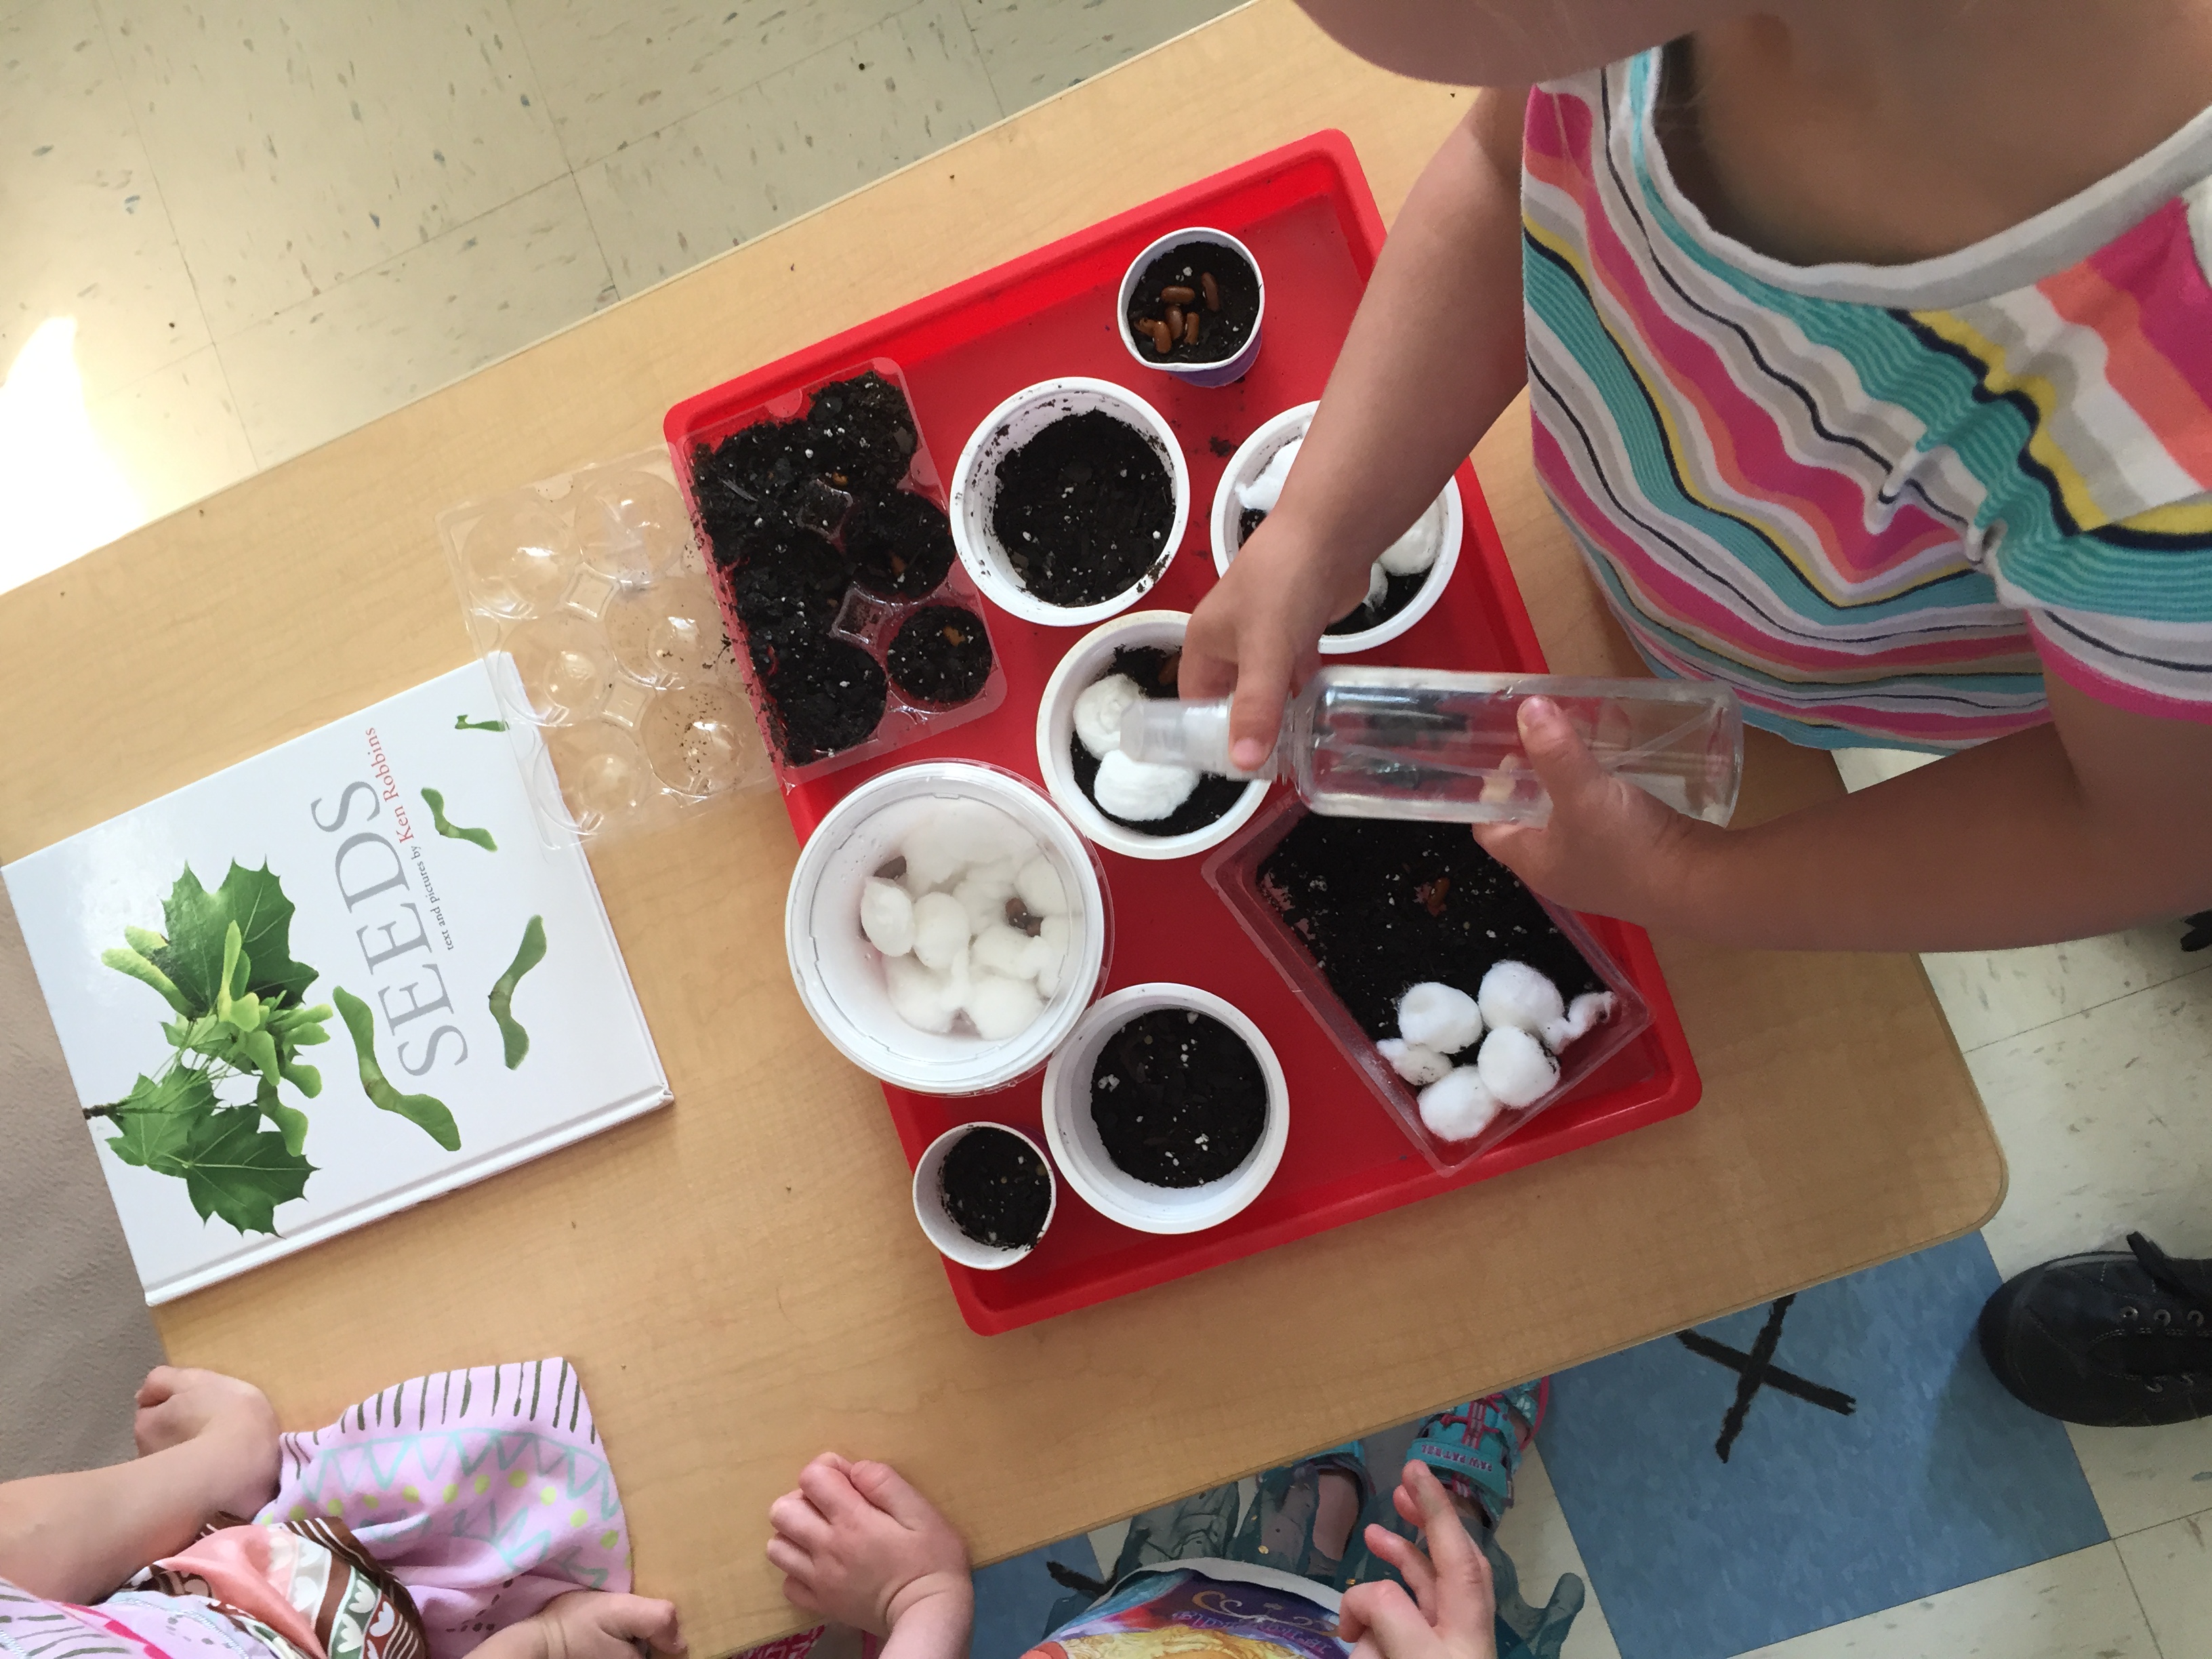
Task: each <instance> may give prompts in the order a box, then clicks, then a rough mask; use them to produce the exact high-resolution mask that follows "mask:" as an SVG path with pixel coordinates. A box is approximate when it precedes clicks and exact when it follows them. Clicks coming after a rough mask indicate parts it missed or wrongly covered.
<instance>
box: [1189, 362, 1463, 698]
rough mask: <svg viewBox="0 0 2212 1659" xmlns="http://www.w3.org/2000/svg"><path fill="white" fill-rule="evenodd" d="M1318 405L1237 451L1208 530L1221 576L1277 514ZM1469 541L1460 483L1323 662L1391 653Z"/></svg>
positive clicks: (1384, 564)
mask: <svg viewBox="0 0 2212 1659" xmlns="http://www.w3.org/2000/svg"><path fill="white" fill-rule="evenodd" d="M1320 407H1321V405H1320V404H1318V403H1311V404H1299V405H1298V406H1297V408H1295V409H1286V410H1284V411H1283V412H1282V413H1281V414H1279V415H1278V416H1275V417H1274V418H1273V420H1271V421H1268V422H1267V423H1266V424H1264V425H1263V426H1261V428H1260V429H1259V430H1258V431H1256V432H1255V433H1254V434H1253V435H1251V436H1250V437H1249V438H1247V439H1246V440H1245V441H1243V444H1241V445H1240V446H1238V447H1237V453H1235V454H1234V455H1232V456H1231V457H1230V458H1229V465H1228V467H1227V468H1226V469H1225V471H1223V472H1222V475H1221V483H1220V484H1219V485H1218V487H1217V488H1216V489H1214V492H1213V516H1212V520H1211V523H1210V527H1211V530H1212V540H1213V568H1214V569H1215V570H1216V571H1217V572H1218V573H1219V574H1222V575H1227V574H1229V567H1230V565H1231V562H1234V560H1235V559H1236V557H1237V550H1238V549H1239V548H1241V547H1242V546H1243V544H1244V540H1245V538H1247V537H1248V536H1249V535H1250V534H1251V533H1252V532H1253V531H1254V530H1255V529H1257V528H1258V527H1259V525H1260V522H1261V520H1263V519H1265V518H1266V517H1267V514H1268V513H1271V512H1273V510H1274V506H1275V501H1276V500H1277V498H1278V497H1279V496H1280V495H1281V494H1282V490H1283V484H1284V482H1285V480H1286V479H1287V478H1288V477H1290V472H1291V465H1293V464H1294V463H1295V462H1296V461H1297V452H1298V447H1299V446H1300V445H1301V444H1303V443H1304V441H1305V434H1306V426H1307V423H1308V422H1310V421H1311V420H1312V419H1313V413H1314V410H1316V409H1318V408H1320ZM1466 534H1467V512H1466V508H1465V507H1464V506H1462V503H1461V501H1460V496H1459V483H1458V480H1457V479H1452V480H1449V481H1448V482H1447V483H1445V485H1444V487H1443V493H1442V494H1441V495H1438V496H1437V498H1436V500H1434V501H1431V502H1430V503H1429V505H1428V507H1427V508H1426V510H1425V511H1424V512H1423V513H1422V514H1421V516H1420V517H1419V519H1416V520H1414V521H1413V525H1412V526H1410V527H1409V528H1408V529H1407V532H1406V533H1405V534H1404V535H1402V536H1401V537H1399V538H1398V539H1397V540H1396V541H1395V542H1393V543H1391V544H1390V545H1389V547H1388V548H1386V549H1384V550H1383V556H1382V557H1380V558H1379V559H1377V560H1376V562H1375V563H1374V566H1373V568H1371V569H1370V572H1369V573H1368V586H1367V597H1366V599H1364V601H1363V602H1362V603H1361V604H1360V605H1359V606H1358V609H1356V610H1355V611H1352V613H1351V614H1350V615H1349V616H1346V617H1342V618H1340V620H1338V621H1336V622H1334V623H1330V624H1329V627H1328V632H1326V633H1324V634H1323V635H1322V636H1321V648H1322V654H1323V655H1324V656H1332V657H1334V656H1347V655H1349V654H1351V653H1353V652H1356V651H1370V650H1372V649H1373V648H1374V647H1376V646H1378V645H1387V644H1388V643H1389V641H1392V640H1395V639H1396V638H1397V637H1398V636H1399V635H1401V634H1403V633H1405V632H1406V630H1407V629H1410V628H1411V627H1413V624H1414V623H1417V622H1419V621H1420V619H1421V618H1422V617H1425V616H1427V615H1428V614H1429V611H1430V610H1431V607H1432V606H1434V605H1435V604H1436V602H1437V596H1438V595H1439V594H1441V593H1442V592H1443V591H1444V584H1445V583H1447V582H1449V580H1451V574H1452V570H1453V568H1454V567H1455V566H1456V565H1457V564H1458V563H1459V550H1460V543H1461V542H1462V539H1464V538H1465V536H1466Z"/></svg>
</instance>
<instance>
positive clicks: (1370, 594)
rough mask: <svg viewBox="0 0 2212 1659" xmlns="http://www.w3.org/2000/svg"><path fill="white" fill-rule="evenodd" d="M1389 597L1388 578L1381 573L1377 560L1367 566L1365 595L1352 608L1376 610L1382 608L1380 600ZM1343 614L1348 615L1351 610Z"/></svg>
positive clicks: (1380, 566)
mask: <svg viewBox="0 0 2212 1659" xmlns="http://www.w3.org/2000/svg"><path fill="white" fill-rule="evenodd" d="M1389 597H1390V579H1389V577H1388V576H1386V575H1384V574H1383V565H1382V562H1381V561H1380V560H1377V561H1376V562H1375V563H1373V564H1370V565H1369V566H1368V567H1367V597H1366V598H1365V599H1362V600H1360V602H1359V604H1358V605H1354V606H1352V610H1353V611H1358V610H1360V609H1362V608H1364V609H1366V610H1370V611H1377V610H1380V609H1381V608H1382V606H1383V601H1384V600H1385V599H1389ZM1345 614H1346V616H1350V615H1351V614H1352V612H1351V611H1346V613H1345Z"/></svg>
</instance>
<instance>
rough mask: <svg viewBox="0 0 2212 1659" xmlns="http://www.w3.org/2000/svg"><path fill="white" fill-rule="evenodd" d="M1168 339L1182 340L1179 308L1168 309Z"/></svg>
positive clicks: (1180, 310) (1180, 308)
mask: <svg viewBox="0 0 2212 1659" xmlns="http://www.w3.org/2000/svg"><path fill="white" fill-rule="evenodd" d="M1168 337H1169V338H1170V339H1171V340H1180V339H1181V338H1182V307H1181V306H1170V307H1168Z"/></svg>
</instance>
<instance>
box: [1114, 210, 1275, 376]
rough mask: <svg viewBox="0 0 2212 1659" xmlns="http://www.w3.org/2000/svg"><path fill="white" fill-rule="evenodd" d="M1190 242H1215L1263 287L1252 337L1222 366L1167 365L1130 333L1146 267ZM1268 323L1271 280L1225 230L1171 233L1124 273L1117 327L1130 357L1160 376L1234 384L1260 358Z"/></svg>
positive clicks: (1116, 305) (1117, 304)
mask: <svg viewBox="0 0 2212 1659" xmlns="http://www.w3.org/2000/svg"><path fill="white" fill-rule="evenodd" d="M1186 242H1211V243H1212V244H1213V246H1216V247H1225V248H1229V249H1231V250H1232V251H1233V252H1236V253H1237V254H1238V255H1239V256H1241V257H1242V258H1243V261H1244V263H1245V264H1248V265H1249V266H1251V267H1252V276H1253V279H1254V280H1255V282H1257V283H1259V285H1260V309H1259V312H1258V313H1257V314H1255V316H1254V317H1253V319H1252V337H1251V338H1249V340H1247V341H1245V342H1244V343H1243V345H1242V346H1241V347H1239V348H1238V349H1237V355H1236V356H1234V357H1226V358H1224V359H1223V360H1222V361H1221V362H1218V363H1164V362H1161V361H1160V360H1159V358H1158V356H1154V355H1152V354H1151V353H1148V352H1147V351H1146V349H1145V348H1144V347H1142V346H1140V345H1139V344H1138V343H1137V337H1136V336H1135V335H1134V334H1133V333H1131V332H1130V331H1129V301H1131V300H1132V299H1133V298H1134V297H1135V295H1136V292H1137V280H1138V278H1139V277H1140V276H1143V275H1144V274H1145V267H1146V265H1149V264H1152V261H1153V260H1155V259H1157V258H1159V257H1160V255H1162V254H1163V253H1165V252H1167V251H1168V250H1169V249H1170V248H1171V247H1181V246H1182V245H1183V244H1184V243H1186ZM1266 321H1267V273H1266V272H1265V271H1263V270H1261V269H1260V262H1259V261H1258V260H1257V259H1255V258H1253V257H1252V250H1251V249H1250V248H1249V247H1246V246H1244V244H1243V243H1242V242H1240V241H1238V240H1237V239H1236V238H1235V237H1234V236H1231V234H1229V233H1228V232H1227V231H1225V230H1215V229H1213V228H1211V227H1210V226H1206V225H1188V226H1186V227H1184V228H1182V229H1181V230H1171V231H1170V232H1169V233H1168V234H1166V235H1164V236H1163V237H1161V238H1160V239H1159V240H1158V241H1156V242H1154V243H1152V246H1149V247H1147V248H1146V250H1145V251H1144V252H1142V253H1139V255H1138V256H1137V257H1136V258H1134V259H1133V260H1131V261H1130V262H1129V268H1128V270H1126V271H1124V272H1122V273H1121V288H1120V289H1118V290H1117V291H1116V293H1115V296H1114V327H1115V331H1116V332H1117V333H1119V334H1120V335H1121V343H1122V345H1123V346H1124V347H1125V348H1127V351H1128V353H1129V355H1130V356H1132V357H1134V358H1135V359H1136V360H1137V361H1138V362H1140V363H1142V364H1143V365H1144V366H1145V367H1146V368H1149V369H1151V370H1152V372H1153V373H1154V374H1172V375H1174V376H1175V377H1176V379H1177V380H1182V381H1185V382H1186V383H1188V384H1189V385H1191V386H1227V385H1228V384H1229V383H1230V382H1231V380H1243V378H1244V376H1245V375H1246V374H1248V373H1249V372H1250V370H1251V368H1252V365H1253V363H1254V362H1256V361H1257V360H1258V358H1259V356H1260V328H1261V324H1263V323H1265V322H1266Z"/></svg>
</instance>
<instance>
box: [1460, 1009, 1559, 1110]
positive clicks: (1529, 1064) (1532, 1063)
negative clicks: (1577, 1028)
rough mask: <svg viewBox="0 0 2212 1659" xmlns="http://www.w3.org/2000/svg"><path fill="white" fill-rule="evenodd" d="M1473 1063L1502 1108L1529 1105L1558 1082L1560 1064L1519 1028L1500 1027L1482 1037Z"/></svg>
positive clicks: (1542, 1046)
mask: <svg viewBox="0 0 2212 1659" xmlns="http://www.w3.org/2000/svg"><path fill="white" fill-rule="evenodd" d="M1474 1063H1475V1066H1476V1068H1477V1069H1478V1070H1479V1071H1480V1073H1482V1086H1483V1087H1484V1088H1486V1089H1487V1090H1489V1091H1490V1092H1491V1094H1492V1096H1494V1097H1496V1098H1497V1101H1498V1104H1499V1105H1501V1106H1527V1105H1530V1104H1532V1103H1534V1102H1536V1101H1539V1100H1541V1099H1542V1098H1543V1097H1545V1096H1546V1095H1547V1094H1549V1093H1551V1091H1552V1085H1553V1084H1555V1083H1557V1082H1558V1081H1559V1061H1558V1060H1553V1058H1552V1057H1551V1055H1550V1054H1547V1053H1546V1052H1545V1050H1544V1045H1543V1044H1542V1043H1541V1042H1537V1041H1536V1039H1535V1038H1534V1037H1533V1036H1529V1035H1528V1032H1526V1031H1523V1030H1520V1029H1519V1028H1518V1027H1516V1026H1512V1025H1503V1026H1500V1027H1498V1029H1497V1030H1493V1031H1492V1032H1491V1034H1490V1035H1489V1036H1486V1037H1485V1038H1483V1040H1482V1052H1481V1053H1480V1054H1477V1055H1476V1056H1475V1057H1474ZM1462 1069H1463V1068H1462Z"/></svg>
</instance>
